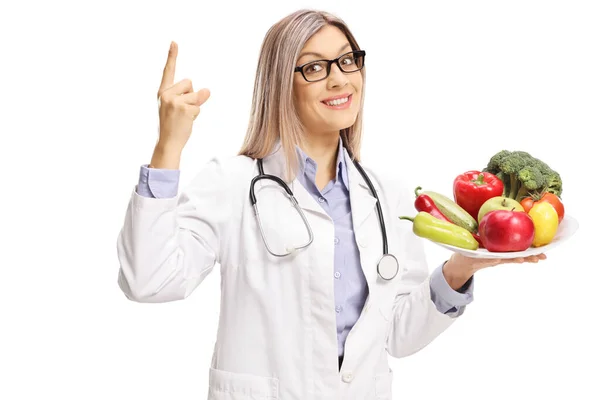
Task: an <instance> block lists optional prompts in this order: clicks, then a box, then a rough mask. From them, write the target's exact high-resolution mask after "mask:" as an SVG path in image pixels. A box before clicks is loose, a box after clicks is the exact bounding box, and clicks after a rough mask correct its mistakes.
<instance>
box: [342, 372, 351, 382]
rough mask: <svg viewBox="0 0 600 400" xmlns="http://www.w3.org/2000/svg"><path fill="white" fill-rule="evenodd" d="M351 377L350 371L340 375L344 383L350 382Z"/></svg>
mask: <svg viewBox="0 0 600 400" xmlns="http://www.w3.org/2000/svg"><path fill="white" fill-rule="evenodd" d="M352 379H354V375H352V373H351V372H346V373H344V374H343V375H342V380H343V381H344V382H346V383H350V382H352Z"/></svg>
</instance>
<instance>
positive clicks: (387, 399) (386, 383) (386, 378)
mask: <svg viewBox="0 0 600 400" xmlns="http://www.w3.org/2000/svg"><path fill="white" fill-rule="evenodd" d="M393 381H394V372H393V371H392V370H391V369H388V372H387V373H384V374H378V375H375V398H376V399H377V400H392V382H393Z"/></svg>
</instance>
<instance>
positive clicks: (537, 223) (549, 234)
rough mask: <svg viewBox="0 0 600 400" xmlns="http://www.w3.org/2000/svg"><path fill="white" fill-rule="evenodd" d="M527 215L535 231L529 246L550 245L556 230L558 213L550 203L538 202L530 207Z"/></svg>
mask: <svg viewBox="0 0 600 400" xmlns="http://www.w3.org/2000/svg"><path fill="white" fill-rule="evenodd" d="M528 214H529V216H530V217H531V219H533V226H534V229H535V233H534V236H533V243H532V244H531V245H532V246H533V247H540V246H545V245H547V244H548V243H550V242H551V241H552V239H554V236H555V235H556V231H557V230H558V213H557V212H556V210H555V209H554V207H552V205H551V204H550V203H547V202H539V203H536V204H535V205H534V206H533V207H531V210H529V213H528Z"/></svg>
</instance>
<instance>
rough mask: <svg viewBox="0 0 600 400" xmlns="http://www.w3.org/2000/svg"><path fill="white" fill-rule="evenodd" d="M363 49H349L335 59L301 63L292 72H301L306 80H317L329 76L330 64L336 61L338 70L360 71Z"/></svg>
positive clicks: (363, 56)
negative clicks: (349, 50)
mask: <svg viewBox="0 0 600 400" xmlns="http://www.w3.org/2000/svg"><path fill="white" fill-rule="evenodd" d="M365 54H366V52H365V51H364V50H356V51H351V52H349V53H346V54H342V55H341V56H339V57H338V58H336V59H335V60H317V61H310V62H308V63H306V64H302V65H300V66H299V67H296V68H295V69H294V72H301V73H302V76H303V77H304V79H305V80H306V81H307V82H317V81H320V80H323V79H325V78H327V77H328V76H329V73H330V72H331V64H333V63H336V64H337V66H338V67H339V69H340V71H342V72H344V73H347V74H348V73H351V72H356V71H360V70H361V69H362V68H363V66H364V65H365Z"/></svg>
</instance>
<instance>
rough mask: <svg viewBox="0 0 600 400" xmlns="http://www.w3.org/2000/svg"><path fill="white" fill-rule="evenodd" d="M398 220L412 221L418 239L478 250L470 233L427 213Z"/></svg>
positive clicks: (422, 212)
mask: <svg viewBox="0 0 600 400" xmlns="http://www.w3.org/2000/svg"><path fill="white" fill-rule="evenodd" d="M398 218H400V219H405V220H408V221H412V222H413V233H414V234H415V235H417V236H419V237H422V238H425V239H429V240H431V241H434V242H438V243H444V244H448V245H450V246H455V247H460V248H462V249H469V250H477V249H478V248H479V242H477V240H476V239H475V238H474V237H473V235H472V234H471V232H469V231H468V230H466V229H465V228H462V227H460V226H458V225H455V224H453V223H451V222H448V221H444V220H441V219H439V218H436V217H434V216H433V215H431V214H429V213H428V212H425V211H421V212H419V213H418V214H417V215H416V216H415V217H414V218H412V217H407V216H402V217H398Z"/></svg>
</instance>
